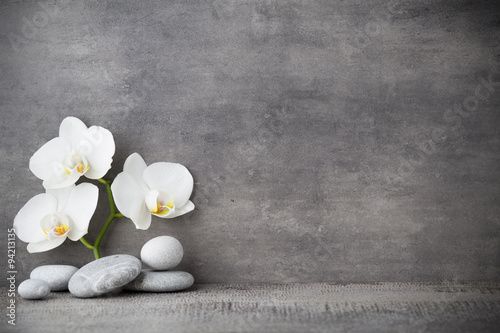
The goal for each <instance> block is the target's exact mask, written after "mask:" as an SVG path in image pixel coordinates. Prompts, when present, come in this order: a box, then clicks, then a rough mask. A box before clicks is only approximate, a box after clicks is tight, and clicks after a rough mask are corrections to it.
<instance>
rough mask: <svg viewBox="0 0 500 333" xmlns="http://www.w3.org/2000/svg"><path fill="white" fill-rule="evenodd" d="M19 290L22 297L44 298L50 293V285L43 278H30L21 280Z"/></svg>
mask: <svg viewBox="0 0 500 333" xmlns="http://www.w3.org/2000/svg"><path fill="white" fill-rule="evenodd" d="M17 292H18V293H19V296H21V297H22V298H26V299H42V298H44V297H45V296H47V295H48V294H49V293H50V286H49V284H48V283H47V282H45V281H43V280H37V279H28V280H25V281H23V282H21V284H20V285H19V287H17Z"/></svg>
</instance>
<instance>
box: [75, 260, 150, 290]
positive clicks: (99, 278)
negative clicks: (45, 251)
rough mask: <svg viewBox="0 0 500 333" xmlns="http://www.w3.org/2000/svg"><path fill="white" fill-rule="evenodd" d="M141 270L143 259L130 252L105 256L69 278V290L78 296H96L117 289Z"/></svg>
mask: <svg viewBox="0 0 500 333" xmlns="http://www.w3.org/2000/svg"><path fill="white" fill-rule="evenodd" d="M140 272H141V261H140V260H139V259H137V258H136V257H133V256H130V255H128V254H116V255H112V256H108V257H103V258H101V259H97V260H95V261H92V262H90V263H88V264H87V265H85V266H83V267H82V268H80V269H79V270H78V271H77V272H76V273H75V274H74V275H73V276H72V277H71V279H70V280H69V285H68V287H69V291H70V292H71V294H73V295H74V296H76V297H81V298H87V297H95V296H99V295H102V294H106V293H108V292H112V291H115V290H117V289H119V288H120V287H122V286H124V285H126V284H127V283H129V282H130V281H132V280H134V279H135V278H136V277H137V276H138V275H139V273H140Z"/></svg>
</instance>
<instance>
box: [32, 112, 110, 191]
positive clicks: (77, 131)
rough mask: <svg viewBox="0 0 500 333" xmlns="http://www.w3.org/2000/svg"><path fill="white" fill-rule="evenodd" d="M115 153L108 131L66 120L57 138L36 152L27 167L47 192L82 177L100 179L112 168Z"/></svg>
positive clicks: (74, 120) (76, 119)
mask: <svg viewBox="0 0 500 333" xmlns="http://www.w3.org/2000/svg"><path fill="white" fill-rule="evenodd" d="M114 153H115V141H114V139H113V134H111V132H110V131H108V130H107V129H105V128H103V127H100V126H92V127H90V128H87V126H85V124H84V123H83V122H82V121H81V120H80V119H78V118H75V117H67V118H65V119H64V120H63V121H62V123H61V126H60V127H59V137H57V138H54V139H52V140H50V141H49V142H47V143H46V144H44V145H43V146H42V147H41V148H40V149H38V150H37V151H36V152H35V154H34V155H33V156H32V157H31V159H30V164H29V167H30V170H31V172H33V174H34V175H35V176H36V177H38V178H40V179H42V180H43V186H44V187H45V188H46V189H54V188H63V187H66V186H69V185H72V184H74V183H75V182H76V181H77V180H78V179H79V178H80V177H81V176H83V175H85V177H87V178H90V179H98V178H102V177H103V176H104V175H105V174H106V173H107V172H108V170H109V169H110V168H111V162H112V161H113V155H114Z"/></svg>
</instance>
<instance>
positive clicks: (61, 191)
mask: <svg viewBox="0 0 500 333" xmlns="http://www.w3.org/2000/svg"><path fill="white" fill-rule="evenodd" d="M75 186H76V185H75V184H72V185H69V186H66V187H63V188H58V189H47V190H46V191H45V192H47V193H48V194H51V195H53V196H54V197H56V199H57V211H63V210H64V208H65V207H66V206H67V204H68V199H69V196H70V194H71V191H73V189H74V188H75Z"/></svg>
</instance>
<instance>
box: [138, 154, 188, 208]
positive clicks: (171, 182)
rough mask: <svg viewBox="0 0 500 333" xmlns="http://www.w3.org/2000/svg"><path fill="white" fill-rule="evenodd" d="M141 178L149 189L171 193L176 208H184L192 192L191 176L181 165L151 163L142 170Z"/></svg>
mask: <svg viewBox="0 0 500 333" xmlns="http://www.w3.org/2000/svg"><path fill="white" fill-rule="evenodd" d="M143 176H144V181H145V182H146V184H148V186H149V188H151V189H158V190H162V191H165V192H167V193H171V194H172V195H173V196H174V198H175V206H176V207H182V206H184V205H185V204H186V203H187V201H188V200H189V197H190V196H191V192H192V191H193V176H191V174H190V173H189V171H188V169H187V168H186V167H185V166H183V165H182V164H178V163H168V162H158V163H153V164H151V165H150V166H148V167H147V168H146V170H144V173H143Z"/></svg>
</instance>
